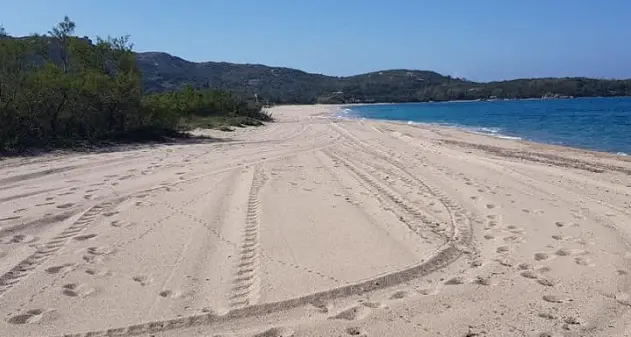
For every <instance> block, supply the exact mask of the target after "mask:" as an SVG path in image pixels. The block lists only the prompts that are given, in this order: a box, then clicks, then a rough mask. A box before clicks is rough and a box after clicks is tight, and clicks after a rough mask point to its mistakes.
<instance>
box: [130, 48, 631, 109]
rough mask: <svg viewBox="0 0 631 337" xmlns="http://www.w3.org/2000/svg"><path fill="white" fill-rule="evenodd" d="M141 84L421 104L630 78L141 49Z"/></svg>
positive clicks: (286, 98)
mask: <svg viewBox="0 0 631 337" xmlns="http://www.w3.org/2000/svg"><path fill="white" fill-rule="evenodd" d="M136 59H137V61H138V66H139V67H140V69H141V71H142V73H143V86H144V88H145V90H147V91H150V92H162V91H168V90H173V89H174V88H178V89H179V88H182V87H183V86H184V85H185V84H191V85H193V86H194V87H196V88H209V87H213V88H218V89H224V90H230V91H233V92H238V93H240V94H242V95H247V96H252V95H254V94H258V96H259V97H260V98H262V99H263V100H268V101H270V102H274V103H281V104H298V103H300V104H312V103H357V102H368V103H370V102H418V101H446V100H475V99H489V98H493V97H495V98H541V97H544V96H546V97H550V96H552V97H554V96H555V95H556V96H574V97H581V96H627V95H631V80H624V81H622V80H601V79H588V78H542V79H520V80H513V81H502V82H490V83H478V82H472V81H467V80H464V79H458V78H452V77H450V76H443V75H440V74H438V73H435V72H432V71H418V70H405V69H399V70H387V71H379V72H373V73H368V74H362V75H357V76H350V77H333V76H324V75H320V74H309V73H306V72H303V71H300V70H295V69H288V68H278V67H267V66H263V65H253V64H232V63H224V62H221V63H216V62H203V63H193V62H188V61H186V60H183V59H181V58H178V57H174V56H171V55H169V54H166V53H138V54H136Z"/></svg>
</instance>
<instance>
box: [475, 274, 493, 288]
mask: <svg viewBox="0 0 631 337" xmlns="http://www.w3.org/2000/svg"><path fill="white" fill-rule="evenodd" d="M473 283H475V284H479V285H483V286H490V285H493V283H492V282H491V276H481V275H479V276H477V277H476V278H475V280H474V281H473Z"/></svg>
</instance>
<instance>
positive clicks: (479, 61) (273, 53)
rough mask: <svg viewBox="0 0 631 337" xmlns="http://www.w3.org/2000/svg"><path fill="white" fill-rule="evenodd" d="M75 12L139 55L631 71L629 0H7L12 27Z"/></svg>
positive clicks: (528, 72) (42, 23)
mask: <svg viewBox="0 0 631 337" xmlns="http://www.w3.org/2000/svg"><path fill="white" fill-rule="evenodd" d="M64 15H68V16H69V17H70V19H72V20H74V21H75V22H76V23H77V34H78V35H82V36H83V35H87V36H89V37H91V38H94V37H95V36H96V35H100V36H107V35H108V34H109V35H113V36H120V35H126V34H130V35H131V38H132V41H133V42H134V44H135V46H136V48H135V49H136V50H137V51H165V52H168V53H170V54H173V55H176V56H179V57H182V58H184V59H188V60H192V61H227V62H236V63H261V64H267V65H275V66H286V67H292V68H299V69H303V70H305V71H309V72H315V73H323V74H327V75H338V76H344V75H353V74H359V73H363V72H368V71H375V70H381V69H392V68H409V69H423V70H434V71H437V72H440V73H443V74H448V75H452V76H458V77H466V78H468V79H472V80H479V81H488V80H500V79H510V78H518V77H544V76H589V77H603V78H631V0H600V1H598V0H478V1H469V0H435V1H429V0H428V1H424V0H310V1H307V0H206V1H202V0H198V1H192V0H178V1H166V0H153V1H150V0H127V1H122V0H103V1H99V0H55V1H53V0H0V24H2V25H3V26H4V27H5V29H6V30H7V32H8V33H9V34H11V35H26V34H29V33H33V32H38V33H45V32H46V31H47V30H49V29H50V27H52V26H53V25H54V24H55V23H57V22H59V21H60V20H61V19H63V16H64Z"/></svg>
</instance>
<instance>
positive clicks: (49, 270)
mask: <svg viewBox="0 0 631 337" xmlns="http://www.w3.org/2000/svg"><path fill="white" fill-rule="evenodd" d="M72 266H74V264H73V263H66V264H62V265H60V266H54V267H50V268H46V269H45V270H44V271H45V272H47V273H48V274H57V273H59V272H61V271H67V270H69V269H70V267H72Z"/></svg>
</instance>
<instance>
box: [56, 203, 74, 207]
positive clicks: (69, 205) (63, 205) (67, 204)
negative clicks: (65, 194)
mask: <svg viewBox="0 0 631 337" xmlns="http://www.w3.org/2000/svg"><path fill="white" fill-rule="evenodd" d="M72 206H74V204H73V203H71V202H69V203H65V204H61V205H57V208H60V209H66V208H70V207H72Z"/></svg>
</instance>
